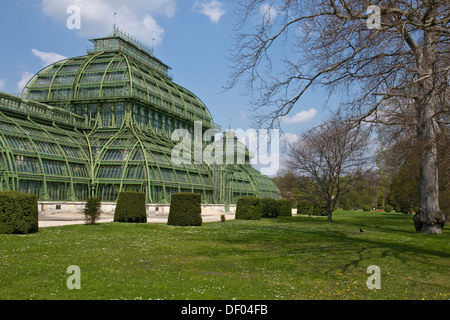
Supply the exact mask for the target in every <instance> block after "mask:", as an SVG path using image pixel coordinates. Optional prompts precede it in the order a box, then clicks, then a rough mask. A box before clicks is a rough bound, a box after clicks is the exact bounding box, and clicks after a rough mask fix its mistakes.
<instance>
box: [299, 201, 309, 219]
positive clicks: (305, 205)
mask: <svg viewBox="0 0 450 320" xmlns="http://www.w3.org/2000/svg"><path fill="white" fill-rule="evenodd" d="M297 214H307V215H311V214H312V205H311V203H309V201H307V200H300V201H299V202H298V203H297Z"/></svg>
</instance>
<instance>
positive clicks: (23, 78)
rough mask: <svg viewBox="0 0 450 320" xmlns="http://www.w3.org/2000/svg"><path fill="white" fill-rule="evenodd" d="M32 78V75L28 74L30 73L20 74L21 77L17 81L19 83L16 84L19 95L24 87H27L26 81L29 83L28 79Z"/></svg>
mask: <svg viewBox="0 0 450 320" xmlns="http://www.w3.org/2000/svg"><path fill="white" fill-rule="evenodd" d="M33 76H34V74H32V73H30V72H27V71H25V72H22V76H21V78H20V80H19V82H17V93H21V92H22V90H23V88H25V86H26V85H27V83H28V81H30V79H31V78H32V77H33Z"/></svg>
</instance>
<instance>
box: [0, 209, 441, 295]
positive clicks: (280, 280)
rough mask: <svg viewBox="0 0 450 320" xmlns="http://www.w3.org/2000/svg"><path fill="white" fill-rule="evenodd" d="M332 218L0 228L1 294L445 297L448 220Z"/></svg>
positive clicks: (375, 215)
mask: <svg viewBox="0 0 450 320" xmlns="http://www.w3.org/2000/svg"><path fill="white" fill-rule="evenodd" d="M333 218H334V222H333V223H327V222H325V220H326V217H308V216H294V217H282V218H278V219H262V220H261V221H242V220H233V221H226V222H225V223H223V222H214V223H204V224H203V225H202V226H201V227H173V226H168V225H165V224H127V223H103V224H98V225H93V226H89V225H76V226H64V227H51V228H40V230H39V232H38V233H35V234H29V235H0V299H214V300H215V299H449V298H450V273H449V269H450V268H449V267H450V259H449V258H450V249H449V242H450V232H449V229H448V227H446V228H445V229H444V232H443V234H442V235H439V236H437V235H424V234H419V233H416V232H415V230H414V225H413V222H412V218H411V216H406V215H403V214H398V213H384V212H383V213H380V212H373V211H372V212H362V211H338V212H336V213H335V214H334V215H333ZM360 228H361V229H362V230H363V231H364V232H360ZM70 265H77V266H79V267H80V270H81V289H79V290H77V289H74V290H69V289H68V288H67V286H66V281H67V278H68V277H69V276H70V274H68V273H66V270H67V267H68V266H70ZM370 265H377V266H379V268H380V270H381V279H380V281H381V289H378V290H377V289H368V287H367V285H366V280H367V278H368V277H369V276H370V274H368V273H367V272H366V271H367V268H368V267H369V266H370Z"/></svg>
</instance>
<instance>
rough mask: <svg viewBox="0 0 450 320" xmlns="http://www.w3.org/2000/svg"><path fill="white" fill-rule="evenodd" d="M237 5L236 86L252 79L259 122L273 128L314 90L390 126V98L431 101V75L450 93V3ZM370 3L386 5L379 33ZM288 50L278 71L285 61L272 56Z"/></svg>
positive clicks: (257, 0)
mask: <svg viewBox="0 0 450 320" xmlns="http://www.w3.org/2000/svg"><path fill="white" fill-rule="evenodd" d="M237 2H238V3H239V4H240V8H241V9H242V10H241V11H240V14H241V20H240V22H241V23H240V24H239V25H237V26H236V39H235V40H236V42H235V44H236V47H235V48H234V50H233V57H232V61H233V71H234V72H233V74H232V76H231V80H230V83H229V86H230V87H233V86H234V85H235V84H236V83H237V82H238V81H239V80H244V81H247V84H248V89H249V91H250V92H251V93H252V94H253V97H254V101H253V103H254V106H255V110H254V111H255V112H257V114H258V116H257V117H256V118H255V120H256V124H258V125H263V124H265V125H273V124H274V123H275V122H276V121H277V120H279V119H280V118H281V117H283V116H285V115H287V114H288V113H289V111H290V110H291V109H292V108H293V106H294V105H295V104H296V103H297V102H298V101H299V99H300V98H301V96H302V95H304V94H305V92H306V91H307V90H308V89H309V88H310V87H318V86H319V87H320V86H323V87H324V88H325V89H327V90H328V91H329V92H330V93H333V92H334V93H342V95H343V97H344V99H343V101H344V102H345V103H346V105H347V107H348V109H347V110H348V114H351V115H352V117H353V118H356V119H369V120H373V119H375V116H378V118H379V120H380V121H382V120H384V121H385V119H384V118H382V117H380V114H382V113H381V112H380V111H381V110H382V108H381V107H380V106H386V108H387V110H386V112H388V111H389V108H388V106H389V103H387V102H388V101H389V99H391V98H396V97H401V98H404V99H406V100H404V103H405V101H406V102H407V103H411V101H412V100H413V99H419V98H423V94H424V93H423V92H420V89H419V88H418V86H419V83H420V82H421V81H422V80H424V79H425V78H432V79H433V83H434V84H435V88H434V90H437V91H447V92H446V93H447V94H448V78H447V77H448V72H449V61H450V50H449V49H450V47H449V40H450V29H449V19H450V6H449V5H448V2H447V1H353V0H347V1H343V0H340V1H333V0H318V1H312V0H309V1H292V0H279V1H272V2H271V1H268V2H267V1H263V0H248V1H237ZM267 4H270V6H269V5H267ZM369 5H378V6H379V7H380V13H381V20H380V22H381V23H380V28H379V29H369V28H368V25H367V22H368V21H369V22H370V20H369V17H370V14H368V13H367V8H368V7H369ZM280 46H281V48H282V49H283V50H284V51H285V57H284V59H283V61H282V62H281V63H282V66H283V67H284V70H283V72H273V69H272V64H277V65H279V64H280V61H272V56H273V55H274V52H275V51H276V50H280ZM425 59H426V60H427V61H424V60H425ZM425 64H429V65H430V66H431V73H430V70H425V69H426V68H425ZM441 102H444V104H439V106H440V108H439V110H437V112H438V113H442V112H445V111H448V103H447V102H445V101H441Z"/></svg>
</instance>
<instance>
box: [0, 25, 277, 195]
mask: <svg viewBox="0 0 450 320" xmlns="http://www.w3.org/2000/svg"><path fill="white" fill-rule="evenodd" d="M92 41H93V43H94V48H93V50H91V51H90V52H88V54H87V55H85V56H81V57H75V58H70V59H66V60H63V61H59V62H57V63H54V64H52V65H50V66H48V67H46V68H44V69H43V70H41V71H40V72H38V73H37V74H36V75H35V76H34V77H33V78H32V79H31V80H30V81H29V83H28V84H27V86H26V87H25V89H24V91H23V94H22V97H21V98H19V97H14V96H11V95H8V94H3V93H0V190H20V191H24V192H28V193H34V194H37V195H38V198H39V199H40V200H48V201H84V200H86V199H87V197H89V196H90V195H96V196H98V197H100V198H101V199H102V200H103V201H116V199H117V196H118V193H119V192H120V191H126V190H134V191H140V192H144V193H145V194H146V197H147V202H149V203H168V202H169V201H170V196H171V194H173V193H178V192H182V191H191V192H196V193H200V194H202V201H203V202H204V203H226V202H231V203H233V202H235V201H236V200H237V198H238V197H240V196H242V195H247V194H253V195H257V196H260V197H266V196H267V197H273V198H279V197H280V194H279V191H278V189H277V188H276V186H275V185H274V184H273V182H272V181H271V179H269V178H268V177H266V176H264V175H262V174H261V173H259V172H258V171H257V170H256V169H254V168H253V167H252V166H251V165H250V164H249V163H248V161H247V162H246V163H244V164H234V165H216V164H213V165H208V164H206V163H200V164H199V163H182V164H179V165H177V164H175V163H174V162H172V161H171V153H172V150H173V148H174V147H175V145H176V144H177V143H178V142H174V141H172V140H171V139H170V137H171V133H172V132H173V131H174V130H175V129H185V130H187V131H188V132H190V133H191V134H192V135H194V130H195V129H194V127H195V126H194V122H195V121H200V122H201V130H202V133H203V132H205V131H206V130H208V129H214V128H215V129H217V128H218V126H217V125H215V124H214V122H213V119H212V117H211V114H210V112H209V110H208V108H207V107H206V106H205V105H204V103H203V102H202V101H201V100H200V99H199V98H198V97H197V96H195V95H194V94H193V93H192V92H190V91H189V90H187V89H185V88H183V87H181V86H180V85H177V84H176V83H174V82H173V81H172V79H171V77H170V76H169V72H168V71H169V68H168V67H167V66H166V65H165V64H163V63H162V62H161V61H160V60H158V59H156V58H155V57H154V56H153V54H152V52H151V51H150V50H149V49H148V48H145V47H143V46H142V45H140V44H139V43H136V42H135V41H133V40H132V39H131V38H129V37H128V36H126V35H125V34H123V33H122V32H120V31H119V30H115V31H114V34H113V35H112V36H110V37H106V38H101V39H95V40H92ZM197 123H199V122H197Z"/></svg>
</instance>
